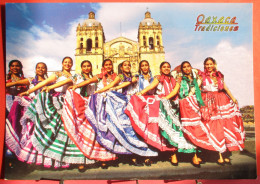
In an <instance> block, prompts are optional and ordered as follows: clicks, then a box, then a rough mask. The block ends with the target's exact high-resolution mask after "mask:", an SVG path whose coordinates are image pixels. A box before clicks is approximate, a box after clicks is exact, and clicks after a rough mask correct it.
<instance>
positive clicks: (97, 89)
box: [5, 57, 245, 171]
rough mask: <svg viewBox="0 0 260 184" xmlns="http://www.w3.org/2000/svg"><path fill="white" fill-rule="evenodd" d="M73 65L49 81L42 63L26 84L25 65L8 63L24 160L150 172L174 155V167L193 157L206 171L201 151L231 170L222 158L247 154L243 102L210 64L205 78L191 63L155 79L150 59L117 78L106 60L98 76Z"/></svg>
mask: <svg viewBox="0 0 260 184" xmlns="http://www.w3.org/2000/svg"><path fill="white" fill-rule="evenodd" d="M72 65H73V60H72V58H70V57H65V58H64V59H63V60H62V70H61V71H58V72H54V73H53V74H52V75H50V76H47V66H46V64H45V63H42V62H40V63H37V65H36V68H35V73H36V75H35V77H30V78H25V77H24V75H23V70H22V68H23V66H22V63H21V62H20V61H19V60H12V61H10V62H9V72H8V74H7V78H6V134H5V143H6V147H7V148H8V150H10V151H11V152H12V153H13V154H14V155H15V156H16V157H17V158H18V160H20V161H23V162H26V163H28V164H37V165H43V166H45V167H54V168H67V167H70V166H71V165H73V164H78V168H79V170H81V171H82V170H83V169H84V168H85V167H86V166H87V165H88V164H96V163H99V164H100V166H101V167H102V168H107V167H108V166H109V163H111V162H116V161H117V159H118V158H120V157H122V156H123V157H124V158H131V159H130V160H129V162H131V163H129V164H133V165H137V166H139V165H143V164H145V165H147V166H150V165H151V164H153V158H156V157H158V155H160V154H161V153H162V152H168V153H170V154H171V156H170V158H169V160H170V162H171V164H172V165H178V157H181V156H182V153H191V154H193V157H192V160H191V163H192V164H193V165H194V166H195V167H200V164H202V163H203V159H202V158H200V157H199V156H198V154H197V153H198V152H199V151H200V150H201V148H202V149H206V150H211V151H216V152H218V153H219V158H218V160H216V162H217V163H218V164H220V165H225V164H231V161H230V158H229V157H227V156H224V155H225V154H223V153H225V152H230V151H237V150H240V151H242V150H243V148H244V141H245V131H244V127H243V121H242V118H241V113H240V111H239V107H238V102H237V100H236V99H235V98H234V96H233V95H232V94H231V92H230V90H229V89H228V88H227V86H226V84H225V83H224V75H223V74H222V73H221V72H220V71H218V70H217V63H216V61H215V60H214V59H213V58H211V57H208V58H206V59H205V61H204V71H200V70H198V69H194V68H192V66H191V64H190V63H189V62H188V61H184V62H182V63H181V65H180V66H178V67H176V68H175V69H174V70H171V65H170V63H168V62H162V63H161V65H160V75H156V76H153V75H152V73H151V71H150V67H149V62H148V61H146V60H142V61H141V62H140V63H139V74H138V75H132V74H131V64H130V62H129V61H124V62H122V63H121V64H120V65H119V67H118V73H116V72H115V71H114V68H113V63H112V61H111V60H110V59H106V60H104V61H103V63H102V69H101V73H100V74H98V75H94V76H93V74H92V64H91V62H90V61H88V60H85V61H83V62H82V63H81V73H80V74H75V75H72V74H71V68H72ZM176 153H181V154H176ZM177 155H178V157H177ZM140 160H142V161H140ZM10 165H11V163H10Z"/></svg>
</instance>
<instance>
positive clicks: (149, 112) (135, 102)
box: [125, 95, 177, 151]
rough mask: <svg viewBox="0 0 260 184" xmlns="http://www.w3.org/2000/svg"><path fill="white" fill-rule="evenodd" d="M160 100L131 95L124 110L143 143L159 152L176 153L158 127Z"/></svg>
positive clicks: (154, 97)
mask: <svg viewBox="0 0 260 184" xmlns="http://www.w3.org/2000/svg"><path fill="white" fill-rule="evenodd" d="M159 107H160V98H159V97H158V96H136V95H133V96H132V97H131V99H130V101H129V103H128V105H127V107H126V109H125V113H126V114H127V115H128V116H129V118H130V120H131V123H132V126H133V129H134V130H135V131H136V132H137V133H138V134H139V136H141V137H142V138H143V139H144V141H145V142H146V143H147V144H149V145H151V146H153V147H155V148H157V149H158V150H160V151H176V150H177V149H176V147H173V146H171V145H169V144H168V142H167V140H166V139H165V138H164V137H163V136H162V134H161V132H160V127H159V121H160V118H159Z"/></svg>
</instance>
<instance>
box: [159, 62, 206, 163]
mask: <svg viewBox="0 0 260 184" xmlns="http://www.w3.org/2000/svg"><path fill="white" fill-rule="evenodd" d="M178 80H179V81H180V83H177V84H176V86H175V88H174V90H173V91H172V92H171V93H170V94H169V95H167V96H166V97H164V98H165V99H171V98H173V97H174V96H176V95H177V94H179V97H180V100H179V106H180V116H181V124H180V123H179V117H178V116H176V119H174V117H175V116H174V114H171V113H172V111H173V110H174V108H173V107H174V106H176V104H175V103H174V102H173V101H168V102H170V103H166V101H162V102H161V107H160V109H161V112H162V115H163V116H162V117H164V118H162V122H165V124H164V125H163V127H164V128H163V131H162V134H163V136H164V137H165V138H166V139H168V140H169V141H170V142H171V144H173V145H174V144H175V140H174V139H175V138H176V136H174V135H176V134H179V135H178V136H180V137H181V139H183V140H182V141H183V142H186V139H184V137H183V132H185V131H184V129H185V125H187V124H190V123H192V122H193V121H194V119H196V118H197V117H200V116H199V113H197V112H198V109H199V106H202V105H204V103H203V101H202V98H201V92H200V89H199V85H200V84H201V80H199V79H198V71H197V70H195V69H192V67H191V64H190V63H189V62H188V61H184V62H182V63H181V74H179V79H178ZM185 102H186V103H185ZM187 102H190V104H189V103H187ZM198 104H199V105H198ZM190 105H193V106H192V107H191V106H190ZM194 109H195V110H197V111H194ZM171 130H173V131H171ZM185 130H186V129H185ZM179 139H180V138H179ZM183 145H186V146H187V145H188V146H189V145H191V144H187V143H185V144H183ZM192 147H193V146H190V148H192ZM193 148H194V147H193ZM178 151H180V152H184V153H193V152H195V154H194V157H193V158H192V162H191V163H192V165H194V166H195V167H200V163H201V162H202V160H201V159H200V158H198V157H197V154H196V149H195V148H194V149H185V148H183V149H181V148H180V147H179V148H178Z"/></svg>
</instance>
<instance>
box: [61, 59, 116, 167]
mask: <svg viewBox="0 0 260 184" xmlns="http://www.w3.org/2000/svg"><path fill="white" fill-rule="evenodd" d="M81 71H82V72H81V74H76V80H77V83H81V82H83V81H88V80H91V79H92V78H93V75H92V64H91V62H90V61H88V60H85V61H83V62H82V63H81ZM95 89H96V84H95V83H92V84H89V85H87V86H83V87H81V88H77V89H76V90H75V92H74V91H73V90H67V92H66V96H65V98H64V106H63V111H62V116H61V118H62V120H63V123H64V127H65V130H66V131H67V132H68V135H69V137H70V138H71V140H72V141H73V142H74V143H75V144H76V145H77V147H78V148H79V149H80V150H81V152H82V153H83V154H84V155H85V156H86V157H87V158H89V159H94V160H98V161H110V160H115V159H116V155H115V154H113V153H111V152H109V151H107V150H106V149H105V148H104V147H102V146H101V145H100V144H99V143H98V142H97V140H96V134H95V131H94V129H93V128H92V126H91V124H90V123H89V122H88V120H87V118H86V116H85V110H86V106H87V105H88V103H89V96H90V95H92V94H93V93H94V91H95ZM101 166H102V167H104V166H105V164H103V163H101ZM79 170H80V171H84V170H85V168H84V165H80V166H79Z"/></svg>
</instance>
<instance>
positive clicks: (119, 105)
mask: <svg viewBox="0 0 260 184" xmlns="http://www.w3.org/2000/svg"><path fill="white" fill-rule="evenodd" d="M119 77H120V78H121V81H122V82H124V81H130V80H131V79H126V77H125V76H123V75H119ZM101 82H102V83H103V81H101ZM124 90H126V89H124ZM125 92H126V94H128V92H127V91H125ZM128 101H129V97H128V95H124V94H122V93H119V92H116V91H110V92H105V93H101V94H95V95H92V96H91V99H90V102H89V106H88V108H87V110H86V116H87V118H88V120H89V121H90V123H91V124H92V125H93V127H94V129H95V131H96V133H97V140H98V141H99V142H100V144H101V145H103V146H104V147H106V148H107V149H108V150H110V151H112V152H114V153H117V154H132V153H134V154H137V155H140V156H157V155H158V153H157V152H155V151H153V150H151V149H150V148H149V147H148V145H147V144H145V143H144V142H143V141H141V140H140V139H139V138H138V137H137V135H136V134H135V132H134V130H133V128H132V126H131V122H130V120H129V118H128V116H127V115H126V114H125V113H124V110H125V108H126V105H127V103H128Z"/></svg>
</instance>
